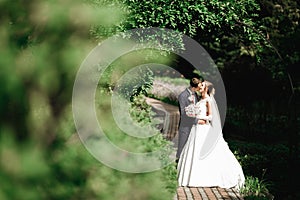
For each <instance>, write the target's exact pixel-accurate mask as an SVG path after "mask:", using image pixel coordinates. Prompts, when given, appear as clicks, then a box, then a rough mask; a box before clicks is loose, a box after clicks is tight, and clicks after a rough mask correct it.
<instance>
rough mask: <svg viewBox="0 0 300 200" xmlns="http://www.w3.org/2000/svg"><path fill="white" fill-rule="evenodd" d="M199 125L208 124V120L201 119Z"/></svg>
mask: <svg viewBox="0 0 300 200" xmlns="http://www.w3.org/2000/svg"><path fill="white" fill-rule="evenodd" d="M198 124H201V125H202V124H206V120H204V119H199V120H198Z"/></svg>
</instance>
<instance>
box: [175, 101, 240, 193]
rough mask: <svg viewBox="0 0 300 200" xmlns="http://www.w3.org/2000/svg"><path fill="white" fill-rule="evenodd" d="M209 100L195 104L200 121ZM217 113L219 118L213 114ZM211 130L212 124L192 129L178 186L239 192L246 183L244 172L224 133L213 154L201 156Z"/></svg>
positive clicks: (210, 152)
mask: <svg viewBox="0 0 300 200" xmlns="http://www.w3.org/2000/svg"><path fill="white" fill-rule="evenodd" d="M213 100H214V99H213ZM207 101H211V98H210V97H209V98H206V99H202V100H200V101H199V102H198V103H197V104H196V105H197V108H198V109H200V110H199V111H200V113H199V112H198V113H199V114H198V116H197V118H201V117H205V115H206V110H207V108H206V102H207ZM214 114H217V115H219V113H212V115H214ZM211 128H212V125H211V124H209V123H208V124H205V125H200V124H197V125H194V126H193V127H192V129H191V132H190V135H189V138H188V140H187V142H186V144H185V146H184V148H183V151H182V153H181V155H180V159H179V162H178V167H177V170H178V185H179V186H189V187H214V186H219V187H221V188H231V187H236V188H237V189H240V188H241V187H242V186H243V184H244V181H245V177H244V174H243V170H242V167H241V165H240V164H239V162H238V161H237V159H236V158H235V156H234V154H233V153H232V152H231V150H230V149H229V147H228V145H227V142H226V141H225V140H224V138H223V136H222V130H220V136H219V137H218V139H217V140H215V142H214V146H213V148H211V151H209V153H208V154H207V155H206V156H205V157H203V156H202V157H201V156H200V151H201V150H202V147H203V145H204V142H205V141H207V140H206V137H208V136H209V135H208V133H209V130H210V129H211ZM210 133H211V132H210Z"/></svg>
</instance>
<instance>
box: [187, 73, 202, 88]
mask: <svg viewBox="0 0 300 200" xmlns="http://www.w3.org/2000/svg"><path fill="white" fill-rule="evenodd" d="M203 81H204V78H203V77H202V76H197V77H193V78H191V80H190V86H191V87H198V85H199V83H202V82H203Z"/></svg>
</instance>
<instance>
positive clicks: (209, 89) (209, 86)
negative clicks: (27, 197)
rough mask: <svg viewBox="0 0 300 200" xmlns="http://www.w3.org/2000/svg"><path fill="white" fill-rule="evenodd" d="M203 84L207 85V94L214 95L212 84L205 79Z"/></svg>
mask: <svg viewBox="0 0 300 200" xmlns="http://www.w3.org/2000/svg"><path fill="white" fill-rule="evenodd" d="M205 84H206V87H207V94H208V95H209V96H214V95H215V88H214V85H213V84H212V83H211V82H209V81H205Z"/></svg>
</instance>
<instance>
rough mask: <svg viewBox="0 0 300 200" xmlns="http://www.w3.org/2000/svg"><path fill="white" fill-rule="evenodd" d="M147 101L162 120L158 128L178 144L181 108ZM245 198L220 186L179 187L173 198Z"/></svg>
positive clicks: (229, 199)
mask: <svg viewBox="0 0 300 200" xmlns="http://www.w3.org/2000/svg"><path fill="white" fill-rule="evenodd" d="M146 102H147V103H148V104H149V105H151V106H152V108H153V111H154V112H155V113H156V119H158V121H160V124H159V125H158V128H159V129H160V130H161V132H162V134H164V136H165V138H166V139H167V140H170V141H173V142H174V146H175V147H177V144H178V123H179V110H178V107H177V106H173V105H170V104H166V103H164V102H161V101H158V100H156V99H152V98H147V99H146ZM221 199H222V200H243V198H242V197H241V195H240V194H239V193H238V192H237V191H236V190H235V189H234V188H230V189H224V188H219V187H178V188H177V192H176V195H175V197H174V199H173V200H221Z"/></svg>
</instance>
